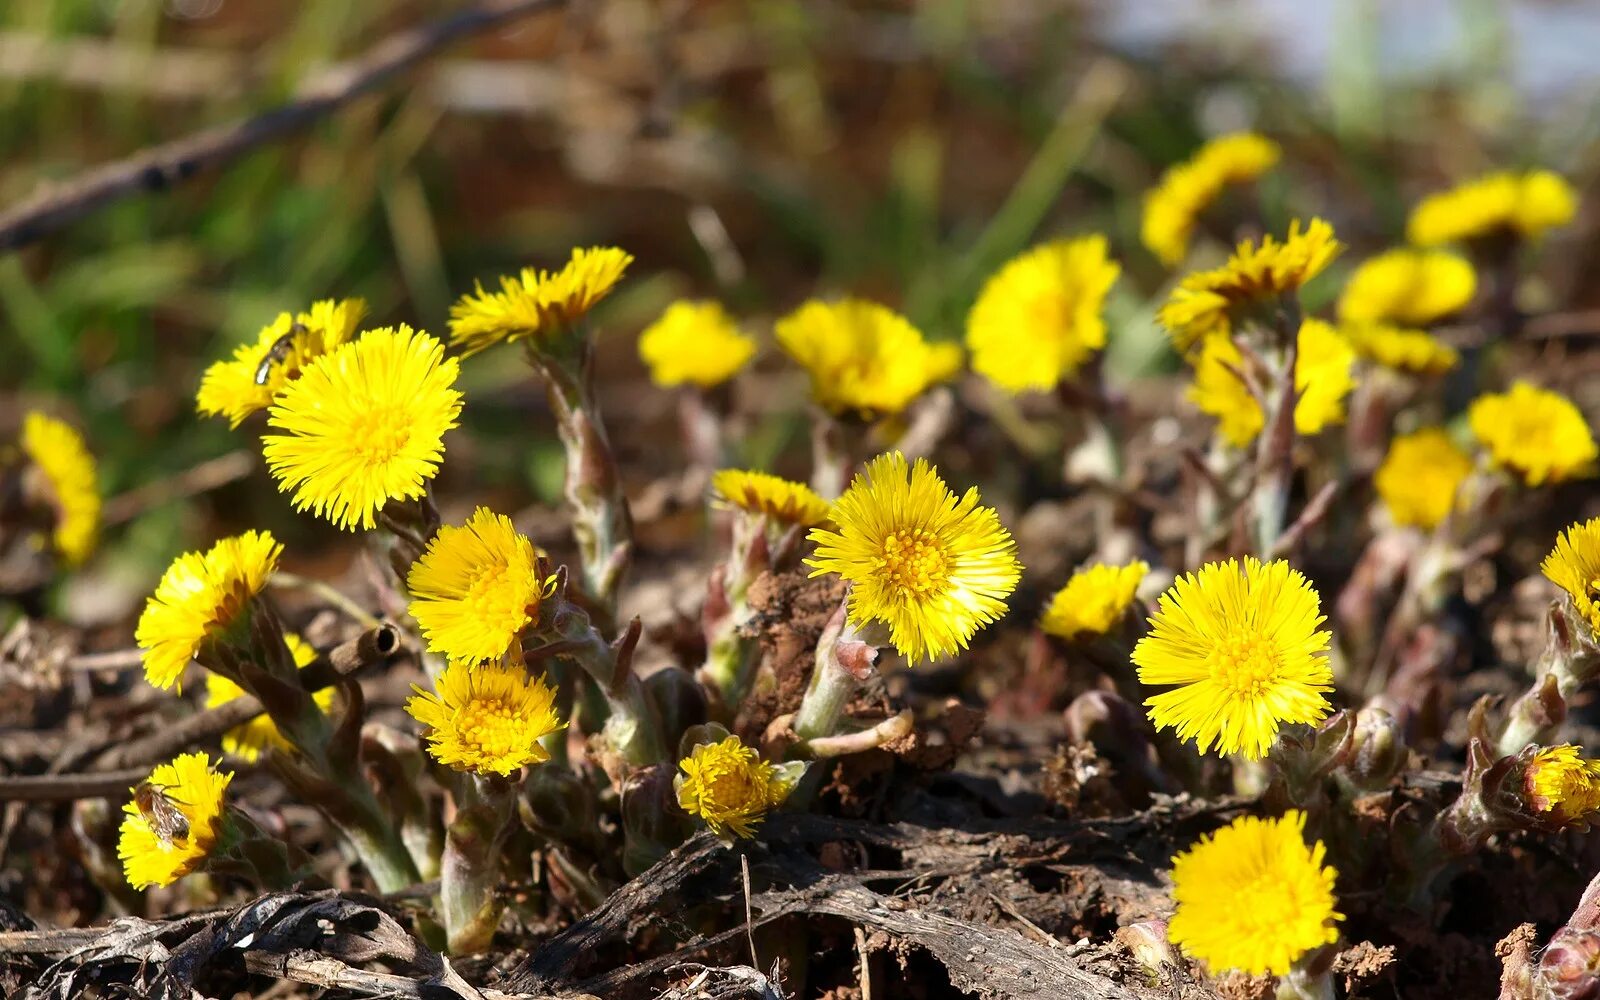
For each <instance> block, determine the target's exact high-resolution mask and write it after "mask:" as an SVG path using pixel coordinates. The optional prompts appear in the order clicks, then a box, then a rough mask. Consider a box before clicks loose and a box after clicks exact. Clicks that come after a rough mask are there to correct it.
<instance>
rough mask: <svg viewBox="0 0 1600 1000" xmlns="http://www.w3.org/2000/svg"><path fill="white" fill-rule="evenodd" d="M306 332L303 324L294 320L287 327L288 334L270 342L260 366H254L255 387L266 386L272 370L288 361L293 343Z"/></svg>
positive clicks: (292, 349)
mask: <svg viewBox="0 0 1600 1000" xmlns="http://www.w3.org/2000/svg"><path fill="white" fill-rule="evenodd" d="M308 332H310V331H308V330H307V329H306V325H305V324H304V323H302V322H300V321H299V320H295V321H294V323H293V325H291V326H290V327H289V332H288V333H286V334H284V335H283V336H281V337H279V338H278V339H277V340H274V341H273V342H272V346H271V347H269V348H267V353H266V354H265V355H263V356H262V358H261V364H259V365H257V366H256V385H266V384H267V380H268V379H270V378H271V377H272V369H274V368H276V367H277V366H278V365H281V364H283V363H284V362H285V361H287V360H289V355H290V353H291V352H293V351H294V344H295V341H296V340H298V339H299V338H300V337H301V335H303V334H305V333H308Z"/></svg>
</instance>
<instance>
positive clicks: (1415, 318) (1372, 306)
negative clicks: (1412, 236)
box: [1338, 248, 1478, 326]
mask: <svg viewBox="0 0 1600 1000" xmlns="http://www.w3.org/2000/svg"><path fill="white" fill-rule="evenodd" d="M1477 291H1478V276H1477V273H1476V272H1475V271H1473V269H1472V263H1471V262H1470V261H1468V260H1467V259H1466V258H1465V257H1458V256H1457V255H1455V254H1453V253H1447V252H1445V251H1443V250H1412V249H1407V248H1401V249H1398V250H1390V251H1388V252H1386V253H1381V254H1379V255H1378V256H1376V257H1371V258H1368V259H1367V260H1364V261H1362V262H1361V266H1360V267H1357V268H1356V270H1355V273H1354V274H1352V275H1351V276H1350V280H1349V281H1347V282H1345V286H1344V291H1343V292H1342V293H1341V294H1340V295H1339V307H1338V311H1339V320H1340V322H1342V323H1390V324H1393V325H1395V326H1427V325H1428V324H1429V323H1433V322H1436V321H1438V320H1440V319H1443V318H1444V317H1446V316H1449V315H1450V314H1451V313H1454V312H1457V311H1459V310H1461V309H1462V308H1463V307H1465V306H1466V304H1467V303H1469V302H1471V301H1472V297H1473V295H1475V294H1477Z"/></svg>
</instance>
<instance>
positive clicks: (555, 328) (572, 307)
mask: <svg viewBox="0 0 1600 1000" xmlns="http://www.w3.org/2000/svg"><path fill="white" fill-rule="evenodd" d="M632 263H633V255H632V254H630V253H628V252H627V251H625V250H619V249H617V248H616V247H587V248H579V249H574V250H573V251H572V256H571V258H570V259H568V261H567V263H566V266H565V267H563V268H561V270H559V271H543V270H539V269H538V268H532V267H525V268H523V269H522V272H521V273H520V274H518V275H516V276H515V277H505V278H501V279H500V291H498V292H486V291H484V290H483V286H482V285H481V284H480V285H478V286H477V287H476V290H475V291H473V292H472V293H471V294H469V295H463V296H462V297H461V298H460V299H459V300H457V301H456V304H455V305H453V306H451V307H450V343H451V344H453V345H455V346H457V347H461V348H464V349H465V350H466V353H467V354H476V353H478V352H479V351H481V350H483V349H485V348H488V347H493V346H494V345H495V344H498V343H501V342H502V341H513V340H526V339H548V338H549V337H552V336H555V335H556V334H558V333H560V332H561V331H563V330H568V329H571V327H572V325H573V324H575V323H577V322H578V320H580V319H582V318H583V317H584V316H586V315H587V314H588V312H589V310H590V309H593V308H594V307H595V305H596V304H597V303H598V302H599V301H600V300H601V299H603V298H605V297H606V296H607V295H610V294H611V290H612V289H613V288H615V287H616V286H617V282H619V281H621V280H622V275H623V272H625V271H626V270H627V269H628V265H629V264H632Z"/></svg>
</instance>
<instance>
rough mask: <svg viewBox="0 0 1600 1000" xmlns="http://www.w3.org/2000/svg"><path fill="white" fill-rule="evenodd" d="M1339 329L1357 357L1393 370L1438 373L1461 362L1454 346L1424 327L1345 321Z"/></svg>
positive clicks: (1422, 373) (1419, 373)
mask: <svg viewBox="0 0 1600 1000" xmlns="http://www.w3.org/2000/svg"><path fill="white" fill-rule="evenodd" d="M1339 332H1340V333H1341V334H1343V335H1344V338H1345V340H1347V341H1348V342H1349V343H1350V346H1351V347H1353V348H1355V352H1356V353H1357V354H1359V355H1360V356H1361V357H1363V358H1366V359H1367V360H1369V361H1373V362H1376V363H1377V364H1380V365H1382V366H1384V367H1385V368H1392V369H1394V370H1395V371H1402V372H1412V373H1414V374H1417V375H1438V374H1440V373H1442V372H1447V371H1449V370H1450V369H1452V368H1454V367H1455V366H1456V365H1458V364H1460V362H1461V355H1460V354H1459V353H1457V351H1456V349H1455V348H1454V347H1451V346H1450V345H1449V344H1446V343H1445V342H1444V341H1442V340H1440V339H1439V338H1438V337H1435V336H1434V335H1433V334H1431V333H1429V332H1427V331H1426V330H1406V329H1402V328H1400V327H1398V326H1389V325H1388V324H1386V323H1345V324H1342V325H1341V326H1340V327H1339Z"/></svg>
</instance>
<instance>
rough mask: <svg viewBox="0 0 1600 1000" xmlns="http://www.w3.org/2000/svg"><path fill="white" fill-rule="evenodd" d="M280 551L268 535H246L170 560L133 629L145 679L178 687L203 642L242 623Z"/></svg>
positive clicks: (168, 686)
mask: <svg viewBox="0 0 1600 1000" xmlns="http://www.w3.org/2000/svg"><path fill="white" fill-rule="evenodd" d="M282 551H283V546H282V545H279V544H278V541H277V539H275V538H273V537H272V533H271V532H270V531H247V532H245V533H244V534H242V535H235V536H233V537H231V538H224V539H222V540H221V541H220V542H217V543H216V544H215V545H213V546H211V548H210V549H209V550H208V551H207V552H205V553H204V554H201V553H199V552H186V553H184V554H183V555H181V556H179V557H178V558H176V559H174V560H173V561H172V565H171V566H168V567H167V572H166V573H165V574H163V575H162V577H161V582H160V583H158V584H156V591H155V593H154V594H153V595H151V597H150V600H149V601H148V602H146V604H145V607H144V613H143V614H141V615H140V616H139V625H138V628H136V629H135V630H134V641H135V642H137V643H138V644H139V647H140V648H141V649H143V650H144V676H145V678H146V679H147V680H148V681H149V682H150V683H151V684H153V685H155V686H156V687H158V688H162V689H163V690H165V689H166V688H170V687H172V686H173V685H174V684H177V683H178V681H179V680H180V679H182V677H183V668H184V667H186V666H188V664H189V661H190V660H191V659H193V658H194V657H195V654H196V653H198V652H200V650H201V645H202V644H203V643H204V642H205V641H206V640H207V639H209V638H215V637H217V636H219V635H221V634H223V633H225V632H227V631H228V630H229V629H230V628H231V627H232V626H233V625H234V624H235V623H236V622H239V621H241V620H242V616H243V615H244V613H245V611H246V610H247V609H248V608H249V606H250V602H251V601H253V600H254V599H255V597H256V595H257V594H259V593H261V588H262V587H265V586H266V584H267V578H268V577H270V576H272V572H273V570H275V569H277V568H278V554H279V553H280V552H282Z"/></svg>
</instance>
